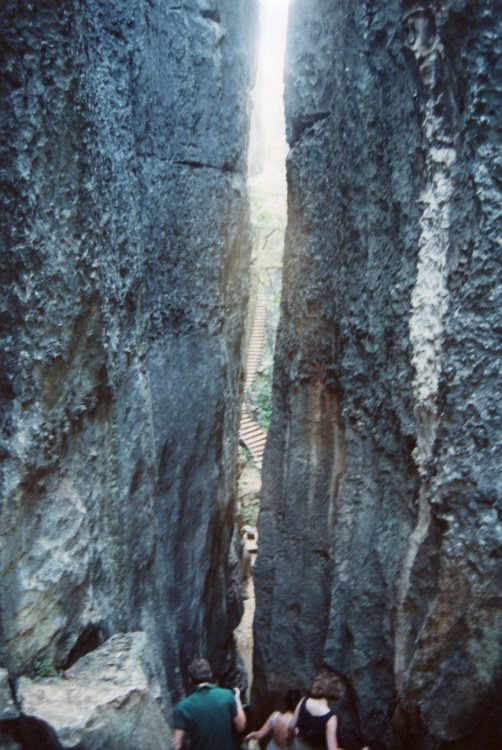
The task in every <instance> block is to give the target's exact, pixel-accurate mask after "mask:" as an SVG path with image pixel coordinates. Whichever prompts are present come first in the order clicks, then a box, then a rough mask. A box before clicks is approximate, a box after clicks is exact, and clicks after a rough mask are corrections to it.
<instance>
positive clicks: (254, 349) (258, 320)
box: [239, 289, 267, 469]
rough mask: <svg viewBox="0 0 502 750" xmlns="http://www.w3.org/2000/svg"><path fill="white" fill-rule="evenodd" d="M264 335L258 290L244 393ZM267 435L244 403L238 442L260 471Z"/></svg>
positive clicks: (261, 299)
mask: <svg viewBox="0 0 502 750" xmlns="http://www.w3.org/2000/svg"><path fill="white" fill-rule="evenodd" d="M264 334H265V297H264V294H263V290H261V289H260V290H259V291H258V293H257V296H256V307H255V314H254V320H253V328H252V330H251V338H250V340H249V347H248V352H247V358H246V380H245V383H244V392H246V391H247V389H248V388H250V387H251V385H252V384H253V381H254V378H255V375H256V370H257V368H258V366H259V364H260V357H261V352H262V349H263V338H264ZM266 439H267V433H266V432H265V430H263V429H262V428H261V427H260V426H259V425H258V424H256V422H255V421H254V419H253V418H252V416H251V415H250V414H249V411H248V408H247V406H246V403H245V402H244V404H243V407H242V413H241V422H240V429H239V440H240V442H241V443H242V444H243V445H245V446H246V448H247V449H248V450H249V451H250V453H251V455H252V457H253V460H254V462H255V464H256V466H257V468H258V469H261V467H262V462H263V451H264V449H265V441H266Z"/></svg>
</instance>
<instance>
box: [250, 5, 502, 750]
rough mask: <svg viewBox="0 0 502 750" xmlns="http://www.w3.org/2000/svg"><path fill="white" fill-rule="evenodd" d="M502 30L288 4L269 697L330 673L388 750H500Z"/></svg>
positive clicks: (477, 11) (474, 11)
mask: <svg viewBox="0 0 502 750" xmlns="http://www.w3.org/2000/svg"><path fill="white" fill-rule="evenodd" d="M501 22H502V14H501V8H500V7H497V6H496V4H490V3H488V4H487V3H482V2H465V1H463V0H458V1H453V0H450V1H447V2H444V3H441V4H438V3H431V2H424V3H414V2H397V1H396V0H392V1H391V2H384V1H383V0H376V1H372V2H365V3H353V2H348V0H347V1H344V2H338V3H331V2H328V1H327V0H296V2H293V3H292V8H291V16H290V31H289V48H288V62H287V74H286V109H287V112H286V116H287V128H288V140H289V143H290V146H291V152H290V155H289V159H288V182H289V226H288V232H287V242H286V259H285V272H284V293H283V300H282V320H281V324H280V330H279V334H278V341H277V361H276V371H275V385H274V388H275V396H274V399H275V400H274V417H273V423H272V427H271V431H270V433H269V440H268V443H267V449H266V454H265V464H264V487H263V493H264V497H263V504H262V511H261V517H260V524H259V532H260V553H259V556H258V562H257V565H256V586H257V617H256V620H255V648H256V651H255V700H256V702H257V703H258V704H259V705H261V707H262V708H263V709H264V710H265V709H266V708H268V707H269V706H267V705H266V701H267V697H269V696H270V695H272V696H273V695H275V694H277V693H278V692H279V691H281V690H282V689H283V688H284V687H286V686H287V687H292V686H299V687H302V688H306V687H307V686H308V684H309V682H310V680H311V678H312V676H313V674H314V673H315V671H316V669H317V668H318V667H319V666H320V665H321V664H322V663H323V662H326V663H327V664H329V665H331V666H332V667H334V668H335V669H337V670H339V671H340V672H341V673H342V674H344V675H345V676H346V677H347V678H348V679H349V681H350V683H351V686H352V687H353V688H354V690H355V691H356V694H357V696H358V699H359V704H358V705H359V710H360V718H361V725H362V728H363V731H364V732H365V733H366V735H367V737H368V739H370V740H375V739H377V738H378V737H380V738H382V737H384V739H385V743H386V746H387V747H389V748H403V749H404V748H407V750H432V749H433V748H435V749H438V748H441V749H443V750H445V749H446V748H448V750H453V749H455V750H460V748H461V749H462V750H474V748H480V747H482V748H484V750H495V749H496V748H499V747H500V746H502V745H501V743H502V727H501V723H502V721H501V714H500V708H499V702H500V685H501V682H500V680H501V677H502V643H501V636H502V608H501V574H502V569H501V561H500V549H501V547H500V544H501V541H502V523H501V517H500V514H501V507H500V461H501V452H500V443H499V442H498V441H499V440H500V427H501V419H500V417H501V412H502V405H501V400H500V397H499V396H498V393H499V392H500V373H499V369H498V365H499V363H500V360H499V357H500V351H501V347H500V345H501V337H500V317H499V315H500V308H501V303H502V293H501V291H502V290H501V286H500V261H501V257H500V242H499V241H498V239H497V234H496V224H497V221H500V214H501V195H500V168H501V166H502V164H501V161H500V151H499V150H498V145H497V144H498V143H499V139H500V119H499V115H500V97H499V95H500V80H501V79H500V60H501V56H500V53H501V49H500V39H501V30H502V28H501ZM497 175H498V176H497ZM342 718H343V717H342ZM344 746H345V745H344Z"/></svg>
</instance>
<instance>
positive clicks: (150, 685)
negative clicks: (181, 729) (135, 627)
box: [18, 632, 172, 750]
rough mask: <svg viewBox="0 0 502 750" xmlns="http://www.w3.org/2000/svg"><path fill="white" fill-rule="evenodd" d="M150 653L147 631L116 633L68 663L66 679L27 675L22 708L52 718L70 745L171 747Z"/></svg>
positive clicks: (90, 748)
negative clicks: (98, 646)
mask: <svg viewBox="0 0 502 750" xmlns="http://www.w3.org/2000/svg"><path fill="white" fill-rule="evenodd" d="M150 653H151V651H150V648H149V645H148V641H147V638H146V635H145V633H143V632H136V633H127V634H118V635H114V636H113V637H112V638H110V640H109V641H107V642H106V643H105V644H104V645H103V646H101V647H100V648H98V649H96V651H93V652H92V653H90V654H87V655H86V656H84V657H82V659H80V660H79V661H78V662H77V663H76V664H75V665H74V666H73V667H71V669H68V670H67V671H66V672H65V677H66V679H61V678H53V679H48V680H36V681H35V680H30V679H28V678H27V677H22V678H21V679H20V680H19V684H18V699H19V701H20V705H21V707H22V711H23V713H24V714H26V715H27V716H31V717H35V718H37V719H40V720H42V721H44V722H46V723H47V724H49V725H50V726H51V727H52V728H53V729H54V731H55V732H56V734H57V737H58V740H59V742H60V743H61V745H62V746H63V747H65V748H73V747H75V746H76V745H78V747H79V748H82V750H98V748H103V747H107V748H110V749H111V748H121V750H138V748H141V750H164V748H165V749H166V750H167V749H168V748H171V747H172V734H171V730H170V729H169V726H168V725H167V723H166V721H165V719H164V716H163V714H162V712H161V709H160V705H159V697H160V687H159V684H158V683H157V681H156V679H155V677H154V676H153V673H152V670H151V668H150V666H149V664H150V658H149V654H150Z"/></svg>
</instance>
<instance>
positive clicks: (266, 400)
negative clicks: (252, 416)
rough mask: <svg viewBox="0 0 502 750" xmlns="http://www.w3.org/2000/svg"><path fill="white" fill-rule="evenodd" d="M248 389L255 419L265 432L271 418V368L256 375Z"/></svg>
mask: <svg viewBox="0 0 502 750" xmlns="http://www.w3.org/2000/svg"><path fill="white" fill-rule="evenodd" d="M250 390H251V394H250V395H251V399H252V401H253V404H254V405H255V410H256V421H257V422H258V424H259V425H260V427H261V428H262V429H263V430H265V431H266V432H267V431H268V428H269V427H270V422H271V420H272V368H267V369H266V370H265V371H264V372H263V373H262V374H260V375H258V376H257V377H256V378H255V381H254V382H253V385H252V386H251V389H250Z"/></svg>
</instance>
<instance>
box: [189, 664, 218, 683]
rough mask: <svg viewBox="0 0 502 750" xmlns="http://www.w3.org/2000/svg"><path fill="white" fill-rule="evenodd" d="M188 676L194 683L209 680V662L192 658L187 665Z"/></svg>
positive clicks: (210, 673)
mask: <svg viewBox="0 0 502 750" xmlns="http://www.w3.org/2000/svg"><path fill="white" fill-rule="evenodd" d="M188 676H189V677H190V679H191V681H192V682H193V684H194V685H200V684H201V682H210V681H211V680H212V679H213V674H212V672H211V667H210V666H209V662H208V661H206V660H205V659H193V660H192V661H191V662H190V664H189V665H188Z"/></svg>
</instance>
